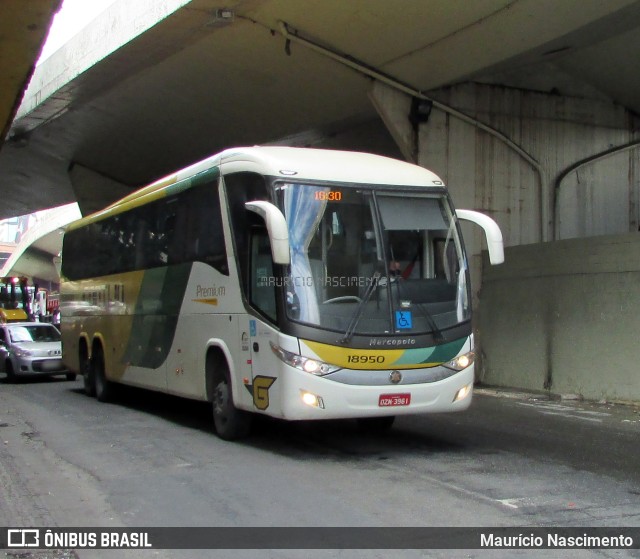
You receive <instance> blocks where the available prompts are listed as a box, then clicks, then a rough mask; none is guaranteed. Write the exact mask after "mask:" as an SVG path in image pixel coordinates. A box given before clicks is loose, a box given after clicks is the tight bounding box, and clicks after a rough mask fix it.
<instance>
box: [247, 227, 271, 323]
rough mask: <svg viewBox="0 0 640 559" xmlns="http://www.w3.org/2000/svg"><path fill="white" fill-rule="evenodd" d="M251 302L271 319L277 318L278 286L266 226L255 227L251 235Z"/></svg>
mask: <svg viewBox="0 0 640 559" xmlns="http://www.w3.org/2000/svg"><path fill="white" fill-rule="evenodd" d="M249 242H250V263H249V267H250V279H249V302H250V303H251V304H252V305H253V306H254V307H255V308H256V309H258V310H259V311H261V312H263V313H264V314H265V315H266V316H268V317H269V318H270V319H271V320H274V321H275V320H276V318H277V316H276V286H275V279H274V276H273V260H272V257H271V246H270V243H269V236H268V234H267V230H266V229H265V228H264V227H254V228H253V229H252V230H251V235H250V240H249Z"/></svg>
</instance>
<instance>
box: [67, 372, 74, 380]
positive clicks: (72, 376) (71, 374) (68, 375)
mask: <svg viewBox="0 0 640 559" xmlns="http://www.w3.org/2000/svg"><path fill="white" fill-rule="evenodd" d="M65 377H66V379H67V380H70V381H74V380H76V374H75V373H67V374H66V375H65Z"/></svg>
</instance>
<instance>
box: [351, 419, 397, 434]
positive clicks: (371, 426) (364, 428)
mask: <svg viewBox="0 0 640 559" xmlns="http://www.w3.org/2000/svg"><path fill="white" fill-rule="evenodd" d="M395 420H396V416H395V415H385V416H383V417H361V418H360V419H358V420H357V422H358V429H359V430H360V431H361V432H363V433H382V432H383V431H388V430H389V429H391V427H392V426H393V422H394V421H395Z"/></svg>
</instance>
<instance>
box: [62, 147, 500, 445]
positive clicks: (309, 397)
mask: <svg viewBox="0 0 640 559" xmlns="http://www.w3.org/2000/svg"><path fill="white" fill-rule="evenodd" d="M459 219H468V220H470V221H474V222H476V223H477V224H479V225H481V226H482V227H483V228H484V229H485V232H486V234H487V246H488V248H489V255H490V258H491V261H492V263H499V262H501V261H502V259H503V251H502V236H501V234H500V230H499V228H498V227H497V225H496V224H495V222H494V221H493V220H491V219H490V218H488V217H486V216H484V215H483V214H479V213H477V212H472V211H467V210H458V211H457V212H456V210H454V208H453V206H452V203H451V200H450V198H449V195H448V193H447V190H446V189H445V186H444V184H443V182H442V181H441V180H440V179H439V178H438V177H437V176H436V175H435V174H433V173H431V172H430V171H428V170H426V169H424V168H422V167H418V166H416V165H412V164H409V163H406V162H402V161H397V160H394V159H389V158H385V157H381V156H376V155H370V154H364V153H353V152H344V151H333V150H316V149H302V148H288V147H254V148H239V149H230V150H227V151H224V152H222V153H220V154H218V155H215V156H212V157H210V158H208V159H205V160H204V161H201V162H199V163H196V164H194V165H192V166H190V167H187V168H186V169H184V170H182V171H179V172H177V173H176V174H174V175H171V176H169V177H166V178H164V179H162V180H160V181H158V182H156V183H153V184H151V185H149V186H147V187H145V188H142V189H141V190H139V191H137V192H136V193H134V194H131V195H130V196H127V197H125V198H123V199H122V200H120V201H118V202H116V203H114V204H112V205H111V206H109V207H107V208H106V209H104V210H103V211H100V212H98V213H95V214H93V215H91V216H88V217H85V218H83V219H81V220H79V221H77V222H75V223H73V224H71V225H70V226H69V227H68V229H67V231H66V233H65V237H64V245H63V252H62V286H61V313H62V337H63V357H64V361H65V363H66V364H67V366H68V367H69V368H70V370H72V371H74V372H77V373H80V374H82V375H83V377H84V386H85V389H86V391H87V392H88V393H89V394H92V395H96V396H97V398H98V399H99V400H101V401H104V400H107V399H109V398H110V397H111V395H112V393H113V390H114V385H115V384H116V383H122V384H126V385H132V386H138V387H144V388H148V389H152V390H157V391H162V392H167V393H170V394H175V395H178V396H182V397H186V398H192V399H196V400H202V401H208V402H210V403H211V405H212V410H213V420H214V426H215V429H216V431H217V433H218V435H219V436H220V437H222V438H224V439H235V438H239V437H242V436H245V435H247V434H248V432H249V429H250V424H251V419H252V417H253V416H254V415H255V414H266V415H270V416H273V417H278V418H284V419H289V420H316V419H318V420H319V419H336V418H357V419H358V420H359V421H360V422H361V423H362V425H363V426H368V427H371V428H385V427H389V426H391V424H392V422H393V418H394V417H395V416H397V415H407V414H422V413H429V412H449V411H459V410H464V409H466V408H467V407H468V406H469V404H470V402H471V397H472V388H473V381H474V364H473V363H474V353H473V349H474V348H473V335H472V329H471V304H470V302H471V297H470V287H469V269H468V265H467V259H466V256H465V251H464V246H463V242H462V238H461V233H460V228H459Z"/></svg>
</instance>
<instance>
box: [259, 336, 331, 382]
mask: <svg viewBox="0 0 640 559" xmlns="http://www.w3.org/2000/svg"><path fill="white" fill-rule="evenodd" d="M271 351H273V353H275V354H276V355H277V356H278V358H279V359H280V360H281V361H283V362H285V363H286V364H287V365H291V366H292V367H295V368H296V369H299V370H300V371H304V372H305V373H310V374H312V375H316V376H319V377H321V376H324V375H328V374H329V373H334V372H335V371H338V370H339V369H340V368H341V367H337V366H336V365H330V364H329V363H324V362H323V361H318V360H317V359H312V358H310V357H303V356H302V355H298V354H297V353H292V352H290V351H287V350H286V349H282V348H281V347H280V346H278V345H276V344H274V343H271Z"/></svg>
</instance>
